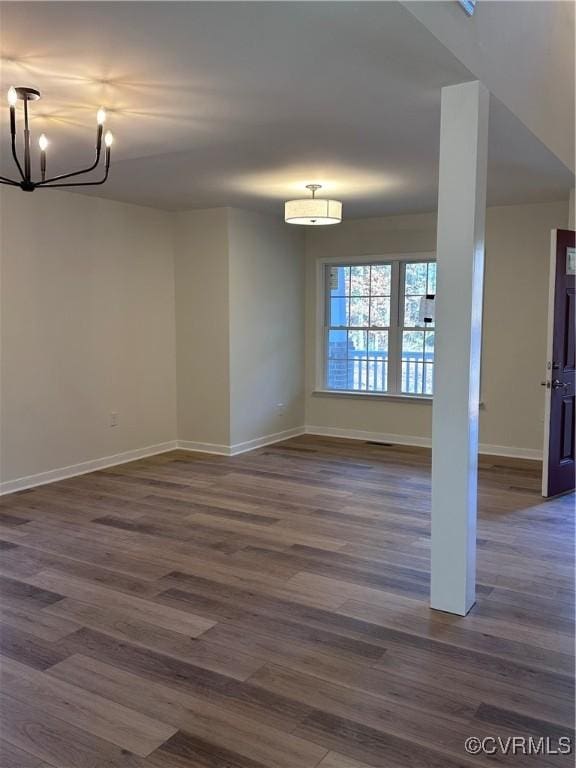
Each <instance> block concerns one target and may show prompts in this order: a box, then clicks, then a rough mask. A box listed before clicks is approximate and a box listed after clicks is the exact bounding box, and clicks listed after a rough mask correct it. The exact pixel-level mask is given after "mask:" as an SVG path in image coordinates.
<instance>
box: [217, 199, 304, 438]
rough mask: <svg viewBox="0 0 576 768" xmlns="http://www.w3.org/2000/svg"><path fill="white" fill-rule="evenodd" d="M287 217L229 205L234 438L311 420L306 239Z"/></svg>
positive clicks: (272, 432) (284, 427)
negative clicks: (306, 417) (307, 380)
mask: <svg viewBox="0 0 576 768" xmlns="http://www.w3.org/2000/svg"><path fill="white" fill-rule="evenodd" d="M303 235H304V233H303V231H302V230H301V229H300V228H299V227H294V226H290V225H288V224H284V222H283V221H282V219H281V218H279V217H273V216H266V215H263V214H260V213H252V212H249V211H242V210H238V209H230V211H229V238H230V286H229V288H230V360H231V378H230V383H231V390H230V398H231V427H230V430H231V442H232V443H233V444H238V443H243V442H245V441H248V440H253V439H255V438H259V437H262V436H265V435H271V434H276V433H278V432H281V431H284V430H287V429H293V428H295V427H301V426H302V425H303V424H304V249H303V245H304V241H303Z"/></svg>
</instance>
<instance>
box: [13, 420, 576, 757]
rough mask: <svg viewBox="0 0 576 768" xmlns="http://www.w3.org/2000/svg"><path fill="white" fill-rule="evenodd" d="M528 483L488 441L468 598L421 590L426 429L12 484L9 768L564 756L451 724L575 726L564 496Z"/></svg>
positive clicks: (557, 730)
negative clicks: (409, 442) (498, 750)
mask: <svg viewBox="0 0 576 768" xmlns="http://www.w3.org/2000/svg"><path fill="white" fill-rule="evenodd" d="M539 482H540V464H539V463H538V462H533V461H522V460H517V459H502V458H500V457H481V460H480V466H479V519H478V564H477V565H478V590H477V602H476V605H475V607H474V609H473V611H472V612H471V613H470V615H468V616H467V617H464V618H463V617H456V616H450V615H448V614H442V613H439V612H432V611H431V610H430V608H429V580H430V574H429V563H430V452H429V451H428V450H426V449H416V448H411V447H409V446H397V445H381V444H372V443H365V442H362V441H349V440H345V439H340V438H328V437H326V438H324V437H317V436H311V435H303V436H301V437H297V438H293V439H290V440H287V441H284V442H282V443H278V444H276V445H272V446H267V447H265V448H261V449H257V450H255V451H251V452H248V453H245V454H242V455H239V456H235V457H224V456H211V455H207V454H201V453H195V452H188V451H173V452H171V453H166V454H161V455H159V456H152V457H148V458H146V459H142V460H139V461H136V462H132V463H129V464H123V465H120V466H117V467H110V468H108V469H105V470H101V471H99V472H95V473H92V474H89V475H83V476H80V477H75V478H70V479H68V480H64V481H61V482H57V483H53V484H50V485H49V486H40V487H38V488H33V489H29V490H27V491H23V492H19V493H15V494H11V495H8V496H4V497H3V498H2V499H1V500H0V551H1V554H2V558H0V612H2V615H1V616H0V644H1V646H2V653H3V654H4V656H5V657H6V658H7V659H8V661H7V662H6V667H7V671H6V673H5V680H6V681H7V684H6V685H5V686H3V691H2V694H3V695H2V697H0V715H5V721H6V723H4V722H3V723H2V726H3V731H2V738H3V739H4V742H5V745H6V746H5V747H4V749H5V752H6V755H7V757H6V758H5V759H4V763H5V765H4V764H3V763H2V759H1V758H0V768H15V766H14V765H13V763H14V762H15V761H18V760H19V761H20V762H21V763H22V765H18V768H47V766H48V768H224V767H226V768H231V767H232V766H235V768H440V766H441V768H457V766H460V767H461V768H464V766H465V767H466V768H471V766H482V765H487V764H494V763H496V764H500V765H502V768H504V766H505V765H507V764H511V765H515V766H524V765H526V766H527V768H528V766H534V765H538V768H540V766H542V768H554V766H556V765H558V766H563V765H566V761H565V760H564V761H563V760H562V759H560V758H558V759H556V761H555V762H554V761H553V760H552V758H551V757H550V758H548V757H544V756H539V757H538V758H524V757H523V756H516V757H515V758H512V757H510V756H504V755H499V756H492V757H490V758H486V759H484V758H481V757H474V756H469V755H468V756H467V755H466V753H465V750H464V744H463V741H464V737H465V735H467V734H468V731H469V735H474V734H476V733H477V734H479V735H482V734H488V733H489V734H490V735H492V736H501V737H508V736H510V735H520V734H523V735H527V736H528V735H533V736H534V737H535V738H537V737H538V735H539V734H550V735H551V736H552V737H554V738H557V737H559V736H560V735H563V734H565V733H567V732H568V733H570V732H571V731H570V729H571V728H572V727H573V723H574V690H573V686H572V681H573V677H574V645H573V643H574V614H575V610H574V604H575V592H576V591H575V583H574V554H575V553H574V547H573V543H574V533H575V524H574V515H573V498H572V497H563V498H559V499H554V500H551V501H548V502H545V503H544V502H543V501H542V498H541V497H540V495H539ZM146 718H148V720H147V719H146ZM148 721H150V722H148ZM143 723H145V724H146V725H145V726H143ZM567 729H568V730H567ZM142 734H143V735H142ZM136 753H138V754H136ZM0 755H1V752H0ZM16 764H17V763H16Z"/></svg>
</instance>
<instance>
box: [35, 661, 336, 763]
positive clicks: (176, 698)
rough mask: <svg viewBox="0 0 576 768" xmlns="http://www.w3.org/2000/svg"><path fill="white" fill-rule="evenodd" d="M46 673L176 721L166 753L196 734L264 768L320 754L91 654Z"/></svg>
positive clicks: (241, 716)
mask: <svg viewBox="0 0 576 768" xmlns="http://www.w3.org/2000/svg"><path fill="white" fill-rule="evenodd" d="M49 674H50V675H53V676H55V677H58V679H62V680H67V681H70V682H73V683H74V684H75V685H78V686H79V687H82V688H85V689H86V690H89V691H92V692H94V693H97V694H99V695H102V696H105V697H107V698H109V699H112V700H114V701H118V702H120V703H122V704H124V705H125V706H129V707H134V708H136V709H138V710H139V711H141V712H145V713H146V714H147V715H148V716H150V717H158V718H160V719H162V720H163V721H164V722H169V723H172V724H173V725H175V726H177V727H178V729H179V731H180V734H179V737H178V739H171V740H170V741H169V742H168V744H166V745H164V746H165V748H166V751H168V752H174V753H175V754H179V753H180V752H177V751H175V750H174V749H172V748H171V747H174V744H175V742H176V741H181V740H182V741H183V743H188V744H191V739H201V740H203V741H204V742H208V743H211V744H212V745H213V749H214V751H215V752H216V751H217V748H216V745H218V744H220V745H221V746H222V747H224V748H225V749H226V750H228V751H229V752H231V753H234V754H236V755H242V756H243V757H244V758H245V759H250V758H252V759H254V760H256V761H257V762H258V763H259V764H260V763H261V764H263V765H265V766H266V768H293V766H295V765H298V766H300V765H301V766H303V767H307V768H313V766H315V765H316V764H317V763H318V761H319V760H320V759H321V758H322V757H323V756H324V754H325V750H324V749H323V748H321V747H317V746H315V745H313V744H310V743H308V742H306V741H304V740H302V739H298V738H297V737H295V736H292V735H291V734H289V733H286V732H283V731H281V730H278V729H276V728H271V727H269V726H267V725H266V724H264V723H263V722H261V721H259V720H257V719H251V718H249V717H247V716H246V715H245V714H240V713H239V712H231V711H230V710H228V709H226V708H225V707H222V706H219V705H217V704H213V703H211V702H209V701H207V700H206V699H205V698H202V697H199V696H193V695H191V694H190V693H187V692H183V691H181V690H176V689H174V688H170V687H168V686H166V685H163V684H159V683H156V682H151V681H150V680H145V679H143V678H141V677H139V676H137V675H134V674H132V673H128V672H125V671H122V670H119V669H117V668H114V667H111V666H109V665H107V664H103V663H101V662H98V661H97V660H94V659H90V658H87V657H83V656H80V655H76V656H72V657H71V658H69V659H67V660H66V661H64V662H62V663H61V664H58V665H56V666H55V667H53V668H52V669H51V670H50V673H49ZM196 759H197V760H199V759H200V758H199V757H197V758H196Z"/></svg>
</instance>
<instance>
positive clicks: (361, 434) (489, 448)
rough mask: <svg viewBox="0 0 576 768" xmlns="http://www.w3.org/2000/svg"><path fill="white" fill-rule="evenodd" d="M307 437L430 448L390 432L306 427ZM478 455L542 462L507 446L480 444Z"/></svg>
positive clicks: (532, 452)
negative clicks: (341, 438)
mask: <svg viewBox="0 0 576 768" xmlns="http://www.w3.org/2000/svg"><path fill="white" fill-rule="evenodd" d="M305 431H306V434H307V435H320V436H322V437H343V438H347V439H348V440H363V441H367V440H369V441H371V442H376V443H394V444H396V445H413V446H416V447H419V448H431V447H432V439H431V438H430V437H420V436H417V435H395V434H392V433H390V432H367V431H364V430H360V429H341V428H339V427H315V426H307V427H306V430H305ZM478 453H481V454H482V455H484V456H506V457H508V458H515V459H532V460H535V461H541V460H542V451H540V450H537V449H536V448H516V447H514V446H508V445H489V444H488V443H480V445H479V446H478Z"/></svg>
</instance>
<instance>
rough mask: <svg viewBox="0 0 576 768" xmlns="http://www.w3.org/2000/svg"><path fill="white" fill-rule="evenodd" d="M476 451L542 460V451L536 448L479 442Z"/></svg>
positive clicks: (514, 457) (486, 454) (483, 453)
mask: <svg viewBox="0 0 576 768" xmlns="http://www.w3.org/2000/svg"><path fill="white" fill-rule="evenodd" d="M478 453H481V454H482V455H483V456H506V457H508V458H511V459H532V461H542V451H541V450H539V449H538V448H515V447H514V446H509V445H489V444H488V443H480V447H479V450H478Z"/></svg>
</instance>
